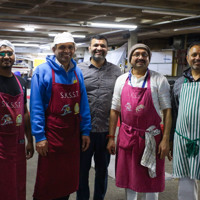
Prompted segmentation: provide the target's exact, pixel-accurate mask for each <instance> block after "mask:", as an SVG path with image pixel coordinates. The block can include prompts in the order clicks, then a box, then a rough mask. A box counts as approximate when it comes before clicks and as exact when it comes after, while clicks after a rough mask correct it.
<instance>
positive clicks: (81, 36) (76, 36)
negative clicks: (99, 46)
mask: <svg viewBox="0 0 200 200" xmlns="http://www.w3.org/2000/svg"><path fill="white" fill-rule="evenodd" d="M72 36H73V37H74V38H85V37H86V36H85V35H74V34H72Z"/></svg>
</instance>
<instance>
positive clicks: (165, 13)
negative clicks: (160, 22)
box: [142, 10, 196, 17]
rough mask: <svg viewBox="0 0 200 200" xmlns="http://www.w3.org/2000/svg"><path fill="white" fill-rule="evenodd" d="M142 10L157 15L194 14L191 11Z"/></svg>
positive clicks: (190, 15)
mask: <svg viewBox="0 0 200 200" xmlns="http://www.w3.org/2000/svg"><path fill="white" fill-rule="evenodd" d="M142 12H143V13H150V14H159V15H174V16H187V17H192V16H196V15H195V14H192V13H184V12H170V11H158V10H142Z"/></svg>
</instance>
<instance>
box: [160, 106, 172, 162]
mask: <svg viewBox="0 0 200 200" xmlns="http://www.w3.org/2000/svg"><path fill="white" fill-rule="evenodd" d="M171 115H172V114H171V108H167V109H164V110H163V123H164V132H163V138H162V140H161V142H160V144H159V147H158V154H160V159H164V158H165V156H168V154H169V149H170V148H169V137H170V131H171V125H172V116H171Z"/></svg>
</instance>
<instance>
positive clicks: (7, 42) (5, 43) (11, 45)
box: [0, 40, 15, 52]
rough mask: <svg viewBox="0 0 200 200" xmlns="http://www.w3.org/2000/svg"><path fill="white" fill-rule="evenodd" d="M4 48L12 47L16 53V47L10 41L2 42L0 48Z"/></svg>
mask: <svg viewBox="0 0 200 200" xmlns="http://www.w3.org/2000/svg"><path fill="white" fill-rule="evenodd" d="M2 46H6V47H10V48H11V49H12V50H13V52H15V47H14V45H13V44H12V43H11V42H10V41H8V40H1V41H0V47H2Z"/></svg>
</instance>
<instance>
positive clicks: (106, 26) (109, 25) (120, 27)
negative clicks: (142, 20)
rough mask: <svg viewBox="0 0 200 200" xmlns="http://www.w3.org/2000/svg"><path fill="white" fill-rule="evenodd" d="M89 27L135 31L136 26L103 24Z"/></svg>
mask: <svg viewBox="0 0 200 200" xmlns="http://www.w3.org/2000/svg"><path fill="white" fill-rule="evenodd" d="M88 25H89V26H92V27H99V28H119V29H132V30H135V29H136V28H137V26H136V25H130V24H105V23H93V22H92V23H89V24H88Z"/></svg>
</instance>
